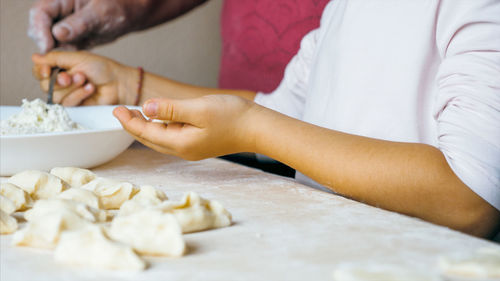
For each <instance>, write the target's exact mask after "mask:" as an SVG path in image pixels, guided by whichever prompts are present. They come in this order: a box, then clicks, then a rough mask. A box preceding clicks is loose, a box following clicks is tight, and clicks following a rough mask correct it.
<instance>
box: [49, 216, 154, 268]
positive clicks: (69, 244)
mask: <svg viewBox="0 0 500 281" xmlns="http://www.w3.org/2000/svg"><path fill="white" fill-rule="evenodd" d="M54 256H55V260H56V261H57V262H60V263H64V264H69V265H75V266H88V267H93V268H100V269H114V270H132V271H139V270H144V269H145V267H146V263H145V262H144V261H143V260H141V258H140V257H138V256H137V254H136V253H134V251H133V250H132V248H130V247H129V246H127V245H124V244H121V243H119V242H114V241H112V240H110V239H108V238H107V237H106V235H105V234H104V232H103V230H102V228H101V227H100V226H97V225H88V226H86V227H85V228H83V229H80V230H76V231H66V232H64V233H63V234H62V235H61V239H60V241H59V244H58V246H57V247H56V250H55V253H54Z"/></svg>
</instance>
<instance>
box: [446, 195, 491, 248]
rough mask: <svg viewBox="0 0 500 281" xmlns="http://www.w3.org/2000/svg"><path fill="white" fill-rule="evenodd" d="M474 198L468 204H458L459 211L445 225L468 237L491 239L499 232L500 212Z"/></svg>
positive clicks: (478, 198) (480, 199)
mask: <svg viewBox="0 0 500 281" xmlns="http://www.w3.org/2000/svg"><path fill="white" fill-rule="evenodd" d="M474 195H475V194H474ZM476 197H477V198H471V199H472V200H469V202H467V203H468V204H460V205H462V206H459V208H460V211H457V212H453V215H452V216H450V217H448V219H447V222H446V223H445V225H446V226H448V227H450V228H452V229H455V230H458V231H460V232H463V233H466V234H469V235H473V236H476V237H480V238H486V239H492V238H494V237H495V235H496V234H497V233H498V232H499V231H500V211H498V210H497V209H495V208H494V207H493V206H491V205H490V204H488V203H487V202H486V201H484V200H483V199H482V198H480V197H479V196H477V195H476ZM464 205H466V206H467V205H468V206H467V207H465V206H464Z"/></svg>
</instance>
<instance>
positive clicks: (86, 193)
mask: <svg viewBox="0 0 500 281" xmlns="http://www.w3.org/2000/svg"><path fill="white" fill-rule="evenodd" d="M57 198H60V199H67V200H72V201H76V202H80V203H84V204H87V205H89V206H90V207H92V208H95V209H99V208H100V205H99V197H97V195H95V194H94V192H92V191H90V190H87V189H83V188H79V187H73V188H70V189H68V190H65V191H63V192H62V193H61V194H59V195H58V196H57Z"/></svg>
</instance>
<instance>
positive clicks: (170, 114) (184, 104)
mask: <svg viewBox="0 0 500 281" xmlns="http://www.w3.org/2000/svg"><path fill="white" fill-rule="evenodd" d="M142 108H143V111H144V114H145V115H146V116H148V117H150V118H153V119H160V120H168V121H175V122H181V123H189V124H192V125H195V126H196V125H200V124H199V123H200V122H199V121H200V116H205V115H206V110H207V106H206V103H204V102H203V100H202V99H200V98H198V99H185V100H171V99H151V100H148V101H146V102H145V103H144V105H143V107H142Z"/></svg>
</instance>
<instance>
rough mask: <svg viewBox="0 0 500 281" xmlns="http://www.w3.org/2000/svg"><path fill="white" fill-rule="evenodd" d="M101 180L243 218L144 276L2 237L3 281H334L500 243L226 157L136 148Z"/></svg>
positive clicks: (191, 237)
mask: <svg viewBox="0 0 500 281" xmlns="http://www.w3.org/2000/svg"><path fill="white" fill-rule="evenodd" d="M93 170H94V171H95V172H96V173H97V174H98V175H99V176H103V177H110V178H115V179H119V180H124V181H130V182H133V183H135V184H139V185H143V184H150V185H153V186H156V187H158V188H160V189H162V190H164V191H165V192H166V193H167V195H168V196H169V198H170V199H178V198H180V197H181V196H182V194H183V193H184V192H186V191H195V192H198V193H199V194H200V195H201V196H203V197H206V198H209V199H216V200H218V201H219V202H221V203H222V204H223V205H224V206H225V207H226V208H227V209H228V210H229V211H230V212H231V213H232V215H233V219H234V225H232V226H231V227H227V228H221V229H217V230H211V231H205V232H200V233H193V234H187V235H185V239H186V242H187V245H188V247H189V252H188V253H187V255H186V256H184V257H182V258H178V259H171V258H146V260H147V261H148V262H149V263H150V266H149V268H148V269H147V270H146V271H144V272H140V273H128V272H106V271H96V270H91V269H82V268H70V267H66V266H63V265H59V264H57V263H55V262H54V260H53V257H52V253H51V252H48V251H42V250H36V249H30V248H22V247H13V246H11V236H10V235H7V236H5V235H4V236H2V237H1V238H0V280H1V281H10V280H23V281H24V280H38V281H42V280H47V281H48V280H50V281H57V280H333V277H332V273H333V271H334V270H335V269H336V268H337V267H339V266H340V267H343V266H346V265H347V266H364V265H369V266H378V265H390V266H391V267H394V268H406V269H413V270H416V271H423V272H427V273H429V274H431V275H432V274H438V271H437V267H436V265H437V264H436V260H437V258H438V257H440V256H446V255H453V254H457V253H462V254H463V253H469V252H473V251H475V250H476V249H478V248H482V247H489V248H492V247H493V248H496V249H500V246H499V245H498V244H496V243H492V242H490V241H486V240H483V239H478V238H474V237H471V236H468V235H465V234H462V233H459V232H456V231H453V230H450V229H447V228H444V227H440V226H436V225H432V224H430V223H427V222H424V221H421V220H418V219H415V218H410V217H406V216H403V215H399V214H396V213H392V212H388V211H384V210H381V209H378V208H374V207H370V206H367V205H364V204H361V203H358V202H355V201H352V200H348V199H345V198H343V197H340V196H336V195H333V194H328V193H325V192H321V191H317V190H315V189H312V188H310V187H307V186H304V185H301V184H298V183H296V182H294V181H293V180H292V179H287V178H283V177H279V176H274V175H270V174H266V173H264V172H261V171H258V170H254V169H250V168H246V167H243V166H240V165H236V164H233V163H229V162H226V161H223V160H219V159H208V160H204V161H199V162H187V161H184V160H181V159H178V158H175V157H171V156H167V155H162V154H159V153H156V152H154V151H152V150H149V149H147V148H144V147H142V146H139V145H133V146H132V147H131V148H129V149H128V150H127V151H126V152H125V153H123V154H122V155H120V156H119V157H118V158H116V159H115V160H113V161H111V162H109V163H107V164H105V165H103V166H100V167H98V168H96V169H93Z"/></svg>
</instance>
